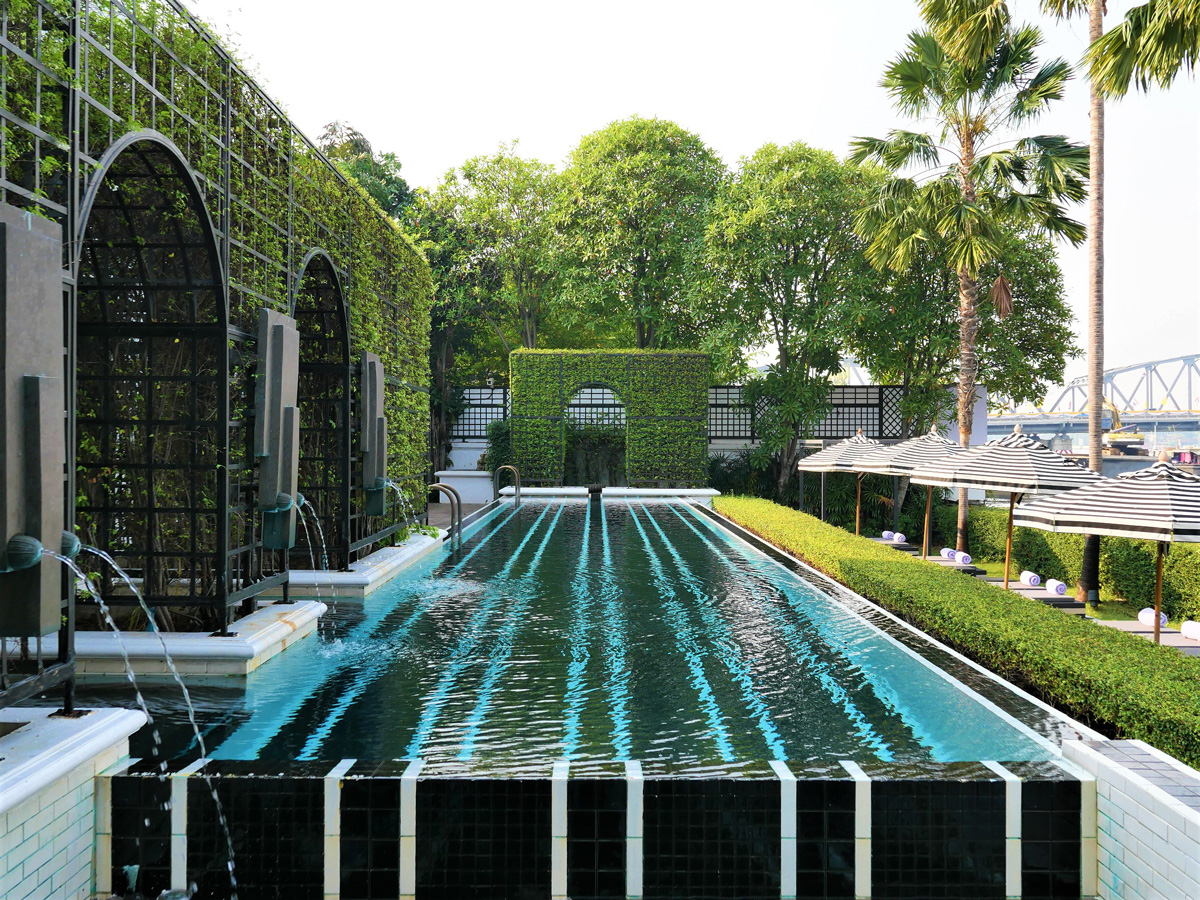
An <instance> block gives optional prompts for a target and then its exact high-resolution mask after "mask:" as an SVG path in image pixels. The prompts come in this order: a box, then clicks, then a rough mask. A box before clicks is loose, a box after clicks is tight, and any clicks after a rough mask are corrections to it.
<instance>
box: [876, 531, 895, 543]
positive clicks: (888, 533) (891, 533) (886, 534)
mask: <svg viewBox="0 0 1200 900" xmlns="http://www.w3.org/2000/svg"><path fill="white" fill-rule="evenodd" d="M879 536H880V537H881V538H883V539H884V540H885V541H890V540H891V539H892V538H894V537H895V536H896V532H894V531H885V532H883V534H881V535H879Z"/></svg>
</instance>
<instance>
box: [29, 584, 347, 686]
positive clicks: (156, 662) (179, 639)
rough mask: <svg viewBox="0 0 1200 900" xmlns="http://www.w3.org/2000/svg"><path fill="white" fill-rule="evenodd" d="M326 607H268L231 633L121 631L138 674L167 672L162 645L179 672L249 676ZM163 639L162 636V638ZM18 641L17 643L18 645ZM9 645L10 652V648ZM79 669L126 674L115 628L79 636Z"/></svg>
mask: <svg viewBox="0 0 1200 900" xmlns="http://www.w3.org/2000/svg"><path fill="white" fill-rule="evenodd" d="M326 609H327V607H326V606H325V604H324V603H320V602H318V601H315V600H302V601H300V602H297V603H286V604H285V603H276V604H271V605H269V606H264V607H263V608H262V609H259V610H257V611H256V612H253V613H251V614H250V615H248V616H246V617H245V618H242V619H238V620H237V622H235V623H234V624H233V625H232V626H231V631H233V632H234V634H233V635H231V636H230V637H213V636H211V635H209V634H207V633H205V634H199V633H181V632H168V631H164V632H160V633H159V634H155V633H153V632H149V631H136V632H122V633H121V635H120V639H121V640H122V641H124V643H125V650H126V652H127V653H128V654H129V661H130V663H132V665H133V670H134V672H135V673H136V674H138V675H165V674H167V673H168V672H169V671H170V670H169V669H168V668H167V662H166V660H165V659H164V658H163V649H162V648H163V644H162V642H163V641H165V642H166V645H167V652H169V653H170V654H171V658H172V659H173V660H174V661H175V668H176V669H177V670H178V671H179V673H180V674H181V675H248V674H250V673H251V672H253V671H254V670H255V669H257V668H258V667H259V666H261V665H262V664H263V663H265V662H266V661H267V660H269V659H271V658H272V657H274V656H275V655H276V654H278V653H281V652H282V651H283V650H285V649H286V648H287V647H289V646H291V645H292V644H293V643H295V642H296V641H298V640H300V639H301V638H303V637H305V636H306V635H308V634H311V633H312V632H313V631H315V630H316V627H317V620H318V619H320V617H321V615H322V613H324V612H325V610H326ZM160 637H161V638H162V641H160V640H159V638H160ZM56 640H57V639H56V638H54V637H51V638H46V643H45V645H44V646H45V647H46V651H45V652H46V653H47V654H52V653H55V652H57V649H58V648H57V646H56V645H55V644H56ZM15 646H16V645H15V642H14V643H13V647H15ZM12 649H13V648H12V647H10V652H12ZM75 657H76V671H77V672H78V673H79V674H80V675H84V676H92V675H99V676H115V677H120V678H123V677H125V661H124V660H123V659H122V657H121V648H120V645H119V644H118V639H117V635H115V634H114V633H113V632H111V631H80V632H77V633H76V635H75Z"/></svg>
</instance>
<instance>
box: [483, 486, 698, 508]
mask: <svg viewBox="0 0 1200 900" xmlns="http://www.w3.org/2000/svg"><path fill="white" fill-rule="evenodd" d="M516 493H517V492H516V490H515V489H514V488H513V487H511V486H510V487H504V488H501V489H500V496H501V497H503V498H505V499H511V498H513V497H514V496H515V495H516ZM587 496H588V489H587V488H586V487H566V486H564V487H523V488H521V497H522V499H529V500H544V499H546V498H548V497H587ZM601 496H602V497H604V498H607V499H609V500H629V499H631V498H634V497H640V498H644V499H647V500H649V499H659V500H670V499H680V500H694V501H696V502H699V503H703V504H704V505H705V506H710V505H711V504H712V498H713V497H720V496H721V492H720V491H716V490H713V489H712V488H631V487H606V488H605V489H604V493H603V494H602V495H601Z"/></svg>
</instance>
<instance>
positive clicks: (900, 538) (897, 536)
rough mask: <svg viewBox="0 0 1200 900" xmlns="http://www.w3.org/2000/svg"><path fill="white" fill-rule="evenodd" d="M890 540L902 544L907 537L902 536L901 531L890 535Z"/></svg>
mask: <svg viewBox="0 0 1200 900" xmlns="http://www.w3.org/2000/svg"><path fill="white" fill-rule="evenodd" d="M892 540H893V541H895V542H896V543H897V544H903V543H904V542H905V541H907V540H908V537H907V535H905V534H904V532H903V531H897V532H896V533H895V534H893V535H892Z"/></svg>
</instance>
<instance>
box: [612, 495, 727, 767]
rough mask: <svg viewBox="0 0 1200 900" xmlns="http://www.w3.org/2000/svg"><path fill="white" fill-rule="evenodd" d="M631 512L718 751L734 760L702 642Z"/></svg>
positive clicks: (631, 509)
mask: <svg viewBox="0 0 1200 900" xmlns="http://www.w3.org/2000/svg"><path fill="white" fill-rule="evenodd" d="M629 515H630V517H631V518H632V519H633V524H634V525H636V526H637V530H638V534H640V535H641V536H642V542H643V543H644V544H645V545H646V556H647V557H648V558H649V560H650V568H651V571H653V573H654V583H655V586H656V587H657V588H658V592H659V594H660V596H661V597H662V603H663V608H664V609H665V610H666V612H667V621H668V622H669V623H670V625H671V628H672V629H673V630H674V632H675V645H676V646H677V647H678V648H679V651H680V652H681V653H682V654H683V656H684V658H685V659H686V660H687V665H688V669H689V670H690V671H691V673H692V677H691V682H692V688H693V689H694V690H695V691H696V694H697V695H698V696H699V698H700V707H701V709H703V710H704V715H705V718H707V719H708V727H709V732H710V734H711V736H712V739H713V741H714V743H716V745H717V752H718V753H720V754H721V758H722V759H723V760H725V761H726V762H732V761H733V759H734V752H733V743H732V742H731V741H730V739H729V729H728V728H727V727H726V725H725V717H724V716H723V715H722V714H721V708H720V707H719V706H718V705H717V698H716V696H715V695H714V694H713V689H712V685H711V684H709V681H708V676H707V675H705V674H704V660H703V658H702V656H701V653H700V646H699V642H698V641H697V640H696V633H695V630H694V629H693V628H692V625H691V623H690V622H689V621H688V617H687V613H686V612H685V611H684V608H683V605H682V604H681V603H680V602H679V599H678V598H677V597H676V595H675V590H674V588H672V587H671V583H670V581H669V580H668V579H667V574H666V572H665V571H664V569H663V566H662V562H661V561H660V560H659V558H658V554H657V553H656V552H655V551H654V547H653V546H651V544H650V536H649V535H648V534H646V530H645V529H644V528H643V527H642V522H641V519H639V518H638V514H637V511H636V510H635V509H634V508H633V505H632V504H631V505H630V507H629Z"/></svg>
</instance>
